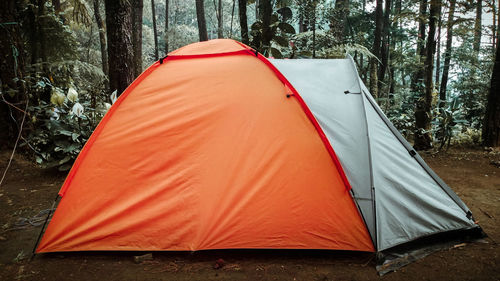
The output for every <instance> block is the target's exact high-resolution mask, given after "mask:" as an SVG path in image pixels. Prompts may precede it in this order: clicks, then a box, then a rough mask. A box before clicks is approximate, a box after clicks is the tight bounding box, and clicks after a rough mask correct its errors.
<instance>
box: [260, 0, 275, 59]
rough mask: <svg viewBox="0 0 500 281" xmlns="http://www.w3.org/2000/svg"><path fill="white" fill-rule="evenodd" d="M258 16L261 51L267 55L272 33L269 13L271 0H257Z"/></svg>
mask: <svg viewBox="0 0 500 281" xmlns="http://www.w3.org/2000/svg"><path fill="white" fill-rule="evenodd" d="M259 2H260V3H259V7H260V16H261V18H262V50H261V52H262V53H266V54H267V55H268V56H269V54H270V49H271V39H273V33H272V29H271V26H270V25H271V15H272V13H273V7H272V4H271V0H262V1H259Z"/></svg>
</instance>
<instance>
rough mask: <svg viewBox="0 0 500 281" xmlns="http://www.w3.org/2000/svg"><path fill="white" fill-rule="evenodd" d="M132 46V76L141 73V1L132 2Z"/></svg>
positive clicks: (142, 5) (134, 0)
mask: <svg viewBox="0 0 500 281" xmlns="http://www.w3.org/2000/svg"><path fill="white" fill-rule="evenodd" d="M132 3H133V4H132V5H133V7H132V44H133V50H134V76H135V77H137V76H139V75H140V74H141V73H142V12H143V7H144V3H143V0H133V1H132Z"/></svg>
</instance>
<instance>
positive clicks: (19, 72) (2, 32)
mask: <svg viewBox="0 0 500 281" xmlns="http://www.w3.org/2000/svg"><path fill="white" fill-rule="evenodd" d="M16 2H17V1H16V0H2V1H0V23H4V24H3V25H2V26H1V27H0V53H1V54H2V55H1V56H0V65H1V68H2V71H0V92H1V93H2V98H3V99H5V100H6V101H7V102H9V103H11V104H15V105H16V106H17V107H19V106H20V104H21V103H22V102H23V101H24V100H25V99H26V93H25V88H24V85H23V83H22V82H21V81H22V79H23V73H24V50H23V49H24V48H23V47H24V42H23V40H22V37H21V29H20V25H19V24H18V23H19V20H20V19H18V18H16V17H17V16H18V15H19V11H17V9H18V8H19V7H18V6H16ZM5 23H12V24H5ZM14 50H15V52H14ZM16 53H17V55H16ZM16 78H17V79H19V80H17V81H16ZM3 99H2V100H1V101H2V102H0V148H2V146H4V145H9V144H10V143H11V141H13V140H15V138H16V135H17V134H18V128H17V125H16V123H15V122H17V123H18V124H19V123H20V122H21V121H20V120H21V118H22V117H21V113H20V112H19V111H17V110H16V109H13V108H12V107H10V106H9V105H7V103H5V102H3ZM9 107H10V108H9ZM21 107H23V106H21ZM10 112H12V115H13V117H14V119H16V121H15V122H14V120H12V117H11V114H10Z"/></svg>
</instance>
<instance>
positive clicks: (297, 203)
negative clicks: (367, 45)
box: [37, 40, 374, 252]
mask: <svg viewBox="0 0 500 281" xmlns="http://www.w3.org/2000/svg"><path fill="white" fill-rule="evenodd" d="M348 190H349V186H348V183H347V181H346V180H345V176H344V175H343V171H342V168H341V167H340V166H339V163H338V160H336V157H335V154H334V153H333V150H332V149H331V146H330V145H329V144H328V142H327V141H326V138H324V137H322V131H321V129H320V128H319V126H317V122H316V120H315V119H314V117H312V115H311V114H310V112H308V109H307V107H306V106H305V104H304V103H303V102H302V101H301V99H300V96H298V94H297V93H296V91H295V90H294V89H293V87H291V85H290V84H289V83H288V82H287V81H286V79H285V78H284V77H283V76H282V75H281V74H280V73H279V72H278V71H277V70H276V69H274V68H273V67H271V66H270V65H269V63H268V62H267V60H266V59H265V58H263V57H262V56H261V55H258V56H256V55H255V52H254V51H253V50H251V49H250V48H249V47H247V46H245V45H242V44H241V43H238V42H236V41H233V40H213V41H208V42H202V43H196V44H192V45H189V46H186V47H184V48H181V49H178V50H176V51H174V52H172V53H170V54H169V56H168V57H167V58H166V59H164V60H163V61H162V63H160V62H156V63H155V64H153V65H152V66H151V67H150V68H148V69H147V70H146V71H145V72H144V73H143V74H142V75H141V76H140V77H139V78H138V79H137V80H136V81H134V83H133V84H132V85H131V86H129V88H128V89H127V90H126V91H125V92H124V93H123V94H122V95H121V96H120V98H119V99H118V101H117V102H116V103H115V104H114V105H113V106H112V108H111V109H110V111H109V112H108V113H107V114H106V116H105V117H104V119H103V120H102V121H101V123H100V124H99V126H98V127H97V129H96V130H95V132H94V134H93V135H92V137H91V138H90V139H89V141H88V143H87V144H86V145H85V147H84V149H83V150H82V152H81V154H80V156H79V157H78V159H77V161H76V162H75V164H74V166H73V168H72V170H71V172H70V174H69V175H68V178H67V179H66V181H65V183H64V185H63V187H62V188H61V191H60V193H59V194H60V196H61V197H62V198H61V200H60V203H59V206H58V208H57V210H56V211H55V213H54V216H53V218H52V221H51V222H50V224H49V226H48V227H47V230H46V232H45V234H44V236H43V238H42V240H41V241H40V244H39V246H38V248H37V252H60V251H96V250H126V251H130V250H139V251H155V250H158V251H164V250H189V251H193V250H205V249H228V248H283V249H342V250H359V251H374V247H373V244H372V241H371V239H370V236H369V234H368V231H367V229H366V227H365V225H364V223H363V220H362V219H361V217H360V215H359V212H358V210H357V208H356V206H355V204H354V202H353V200H352V198H351V196H350V194H349V191H348Z"/></svg>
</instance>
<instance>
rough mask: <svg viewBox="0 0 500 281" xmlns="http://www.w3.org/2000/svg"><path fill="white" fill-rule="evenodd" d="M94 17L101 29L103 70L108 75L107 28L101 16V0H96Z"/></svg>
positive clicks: (100, 41) (100, 40)
mask: <svg viewBox="0 0 500 281" xmlns="http://www.w3.org/2000/svg"><path fill="white" fill-rule="evenodd" d="M94 17H95V22H96V24H97V28H98V29H99V43H100V46H101V64H102V71H103V72H104V73H105V74H106V75H107V74H108V73H109V71H108V50H107V47H106V29H105V28H104V23H103V21H102V17H101V11H100V8H99V0H94Z"/></svg>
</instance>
